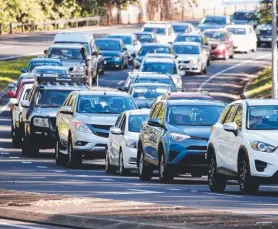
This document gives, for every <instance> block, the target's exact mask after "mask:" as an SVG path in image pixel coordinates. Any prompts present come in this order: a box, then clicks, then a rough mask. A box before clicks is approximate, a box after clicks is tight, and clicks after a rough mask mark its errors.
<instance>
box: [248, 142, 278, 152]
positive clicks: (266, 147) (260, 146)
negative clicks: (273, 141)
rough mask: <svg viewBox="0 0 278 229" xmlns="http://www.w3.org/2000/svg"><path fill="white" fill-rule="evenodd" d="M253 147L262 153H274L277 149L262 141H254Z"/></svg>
mask: <svg viewBox="0 0 278 229" xmlns="http://www.w3.org/2000/svg"><path fill="white" fill-rule="evenodd" d="M251 147H252V148H253V149H254V150H256V151H261V152H266V153H273V152H274V151H275V150H276V148H277V147H275V146H273V145H270V144H267V143H264V142H260V141H252V142H251Z"/></svg>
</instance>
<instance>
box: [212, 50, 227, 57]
mask: <svg viewBox="0 0 278 229" xmlns="http://www.w3.org/2000/svg"><path fill="white" fill-rule="evenodd" d="M210 54H211V58H213V59H222V58H225V52H224V51H218V50H212V51H211V53H210Z"/></svg>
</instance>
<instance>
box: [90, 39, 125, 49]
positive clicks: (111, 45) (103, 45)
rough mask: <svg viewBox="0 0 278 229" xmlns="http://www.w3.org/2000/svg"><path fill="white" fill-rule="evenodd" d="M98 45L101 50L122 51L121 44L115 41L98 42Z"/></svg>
mask: <svg viewBox="0 0 278 229" xmlns="http://www.w3.org/2000/svg"><path fill="white" fill-rule="evenodd" d="M95 43H96V45H97V46H98V48H99V49H100V50H117V51H118V50H121V44H120V42H118V41H113V40H108V39H107V40H96V41H95Z"/></svg>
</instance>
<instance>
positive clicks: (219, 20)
mask: <svg viewBox="0 0 278 229" xmlns="http://www.w3.org/2000/svg"><path fill="white" fill-rule="evenodd" d="M202 23H203V24H216V25H225V24H226V23H227V21H226V17H206V18H205V20H204V21H203V22H202Z"/></svg>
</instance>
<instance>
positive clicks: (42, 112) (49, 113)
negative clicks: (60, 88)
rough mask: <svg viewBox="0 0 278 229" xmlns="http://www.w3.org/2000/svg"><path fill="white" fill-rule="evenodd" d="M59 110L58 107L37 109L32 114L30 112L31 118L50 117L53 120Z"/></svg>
mask: <svg viewBox="0 0 278 229" xmlns="http://www.w3.org/2000/svg"><path fill="white" fill-rule="evenodd" d="M58 110H59V107H49V108H48V107H47V108H45V107H37V108H36V109H35V110H34V111H33V112H32V117H34V116H42V117H50V118H54V117H56V115H57V112H58Z"/></svg>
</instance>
